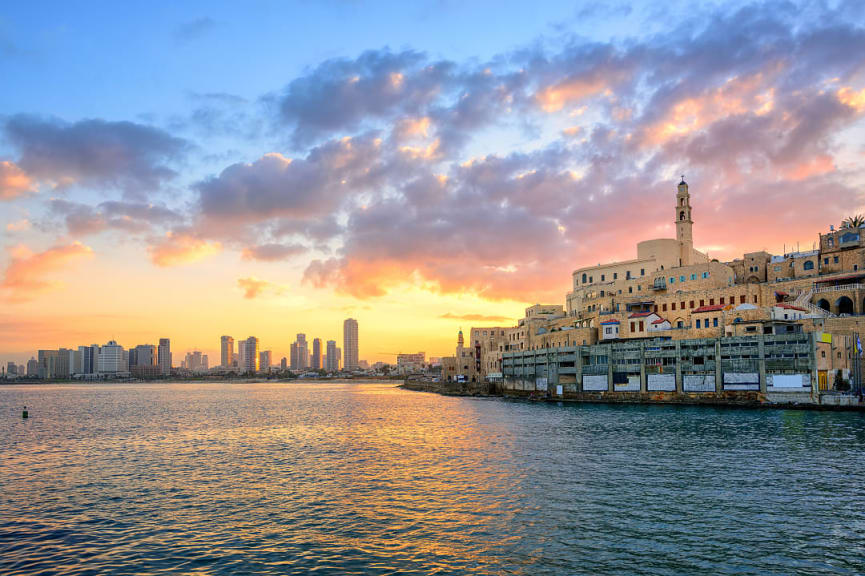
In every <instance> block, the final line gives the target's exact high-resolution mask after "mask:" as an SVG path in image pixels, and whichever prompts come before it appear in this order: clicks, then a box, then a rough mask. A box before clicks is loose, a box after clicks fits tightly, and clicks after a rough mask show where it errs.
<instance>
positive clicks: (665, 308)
mask: <svg viewBox="0 0 865 576" xmlns="http://www.w3.org/2000/svg"><path fill="white" fill-rule="evenodd" d="M673 306H675V304H673ZM663 310H664V312H666V311H667V305H666V304H664V306H663Z"/></svg>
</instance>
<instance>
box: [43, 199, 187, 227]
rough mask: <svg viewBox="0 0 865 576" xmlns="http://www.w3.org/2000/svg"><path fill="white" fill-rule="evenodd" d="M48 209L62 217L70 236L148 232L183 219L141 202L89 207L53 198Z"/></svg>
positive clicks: (166, 210) (175, 214)
mask: <svg viewBox="0 0 865 576" xmlns="http://www.w3.org/2000/svg"><path fill="white" fill-rule="evenodd" d="M49 208H50V211H51V213H52V214H53V215H55V216H59V217H61V218H63V221H64V224H65V226H66V230H67V232H68V233H69V234H71V235H73V236H85V235H88V234H98V233H99V232H102V231H104V230H109V229H114V230H120V231H123V232H128V233H142V232H150V231H151V230H153V228H154V227H160V226H172V225H176V224H179V223H180V222H182V220H183V216H182V215H181V214H180V213H178V212H176V211H174V210H171V209H169V208H167V207H165V206H159V205H154V204H145V203H141V202H128V201H108V202H102V203H100V204H98V205H97V206H90V205H88V204H83V203H80V202H71V201H69V200H63V199H59V198H53V199H52V200H51V201H50V203H49Z"/></svg>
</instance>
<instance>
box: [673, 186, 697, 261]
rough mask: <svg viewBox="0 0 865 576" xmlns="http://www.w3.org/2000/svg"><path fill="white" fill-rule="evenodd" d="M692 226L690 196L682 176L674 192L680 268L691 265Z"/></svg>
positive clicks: (692, 246)
mask: <svg viewBox="0 0 865 576" xmlns="http://www.w3.org/2000/svg"><path fill="white" fill-rule="evenodd" d="M693 226H694V222H693V220H691V195H690V194H689V193H688V183H687V182H685V177H684V176H682V181H681V182H679V189H678V191H677V192H676V240H678V241H679V246H680V249H681V265H682V266H688V265H690V264H692V263H693V262H692V255H693V252H694V236H693V232H692V228H693Z"/></svg>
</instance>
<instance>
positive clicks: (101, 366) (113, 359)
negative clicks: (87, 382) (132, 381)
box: [96, 340, 129, 374]
mask: <svg viewBox="0 0 865 576" xmlns="http://www.w3.org/2000/svg"><path fill="white" fill-rule="evenodd" d="M96 372H98V373H99V374H126V373H128V372H129V354H128V353H127V352H126V351H125V350H124V349H123V346H121V345H120V344H118V343H117V342H115V341H114V340H111V341H109V342H108V344H106V345H105V346H100V347H99V359H98V361H97V364H96Z"/></svg>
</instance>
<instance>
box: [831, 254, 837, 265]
mask: <svg viewBox="0 0 865 576" xmlns="http://www.w3.org/2000/svg"><path fill="white" fill-rule="evenodd" d="M832 261H833V262H834V263H835V264H837V263H838V257H837V256H835V257H834V258H832Z"/></svg>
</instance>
